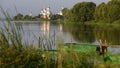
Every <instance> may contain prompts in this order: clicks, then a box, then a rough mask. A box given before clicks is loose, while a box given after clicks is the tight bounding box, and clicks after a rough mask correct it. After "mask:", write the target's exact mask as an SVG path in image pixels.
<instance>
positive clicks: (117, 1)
mask: <svg viewBox="0 0 120 68" xmlns="http://www.w3.org/2000/svg"><path fill="white" fill-rule="evenodd" d="M62 12H63V17H64V19H69V20H70V21H74V22H86V21H93V20H94V21H96V22H98V21H105V22H109V23H112V22H114V21H118V20H119V22H120V0H111V1H109V2H108V3H101V4H99V5H98V6H96V4H95V3H93V2H80V3H77V4H75V5H74V6H73V8H71V9H68V8H64V9H63V10H62Z"/></svg>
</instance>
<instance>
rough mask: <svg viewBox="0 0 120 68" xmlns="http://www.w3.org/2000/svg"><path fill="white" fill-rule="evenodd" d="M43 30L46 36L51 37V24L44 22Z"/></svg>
mask: <svg viewBox="0 0 120 68" xmlns="http://www.w3.org/2000/svg"><path fill="white" fill-rule="evenodd" d="M41 29H42V30H43V34H44V35H46V36H49V34H50V22H49V21H43V23H42V26H41Z"/></svg>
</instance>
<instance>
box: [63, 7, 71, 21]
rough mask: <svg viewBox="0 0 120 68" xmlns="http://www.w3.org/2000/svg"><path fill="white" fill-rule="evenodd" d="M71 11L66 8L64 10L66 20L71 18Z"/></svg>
mask: <svg viewBox="0 0 120 68" xmlns="http://www.w3.org/2000/svg"><path fill="white" fill-rule="evenodd" d="M69 11H70V10H69V9H68V8H64V9H63V10H62V13H63V17H64V18H66V19H68V17H69Z"/></svg>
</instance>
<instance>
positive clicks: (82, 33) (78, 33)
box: [63, 25, 120, 45]
mask: <svg viewBox="0 0 120 68" xmlns="http://www.w3.org/2000/svg"><path fill="white" fill-rule="evenodd" d="M119 28H120V27H115V26H97V25H94V26H93V25H64V28H63V29H64V30H63V31H64V32H69V33H70V34H71V35H72V36H73V38H74V39H75V40H76V41H78V42H80V43H81V42H82V43H97V42H98V40H100V39H101V40H103V41H104V40H107V43H108V45H120V29H119Z"/></svg>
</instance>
